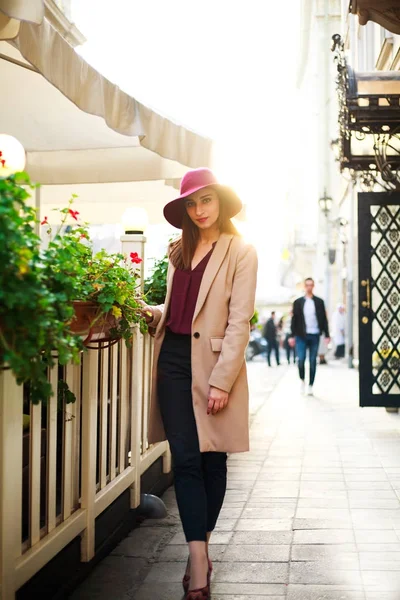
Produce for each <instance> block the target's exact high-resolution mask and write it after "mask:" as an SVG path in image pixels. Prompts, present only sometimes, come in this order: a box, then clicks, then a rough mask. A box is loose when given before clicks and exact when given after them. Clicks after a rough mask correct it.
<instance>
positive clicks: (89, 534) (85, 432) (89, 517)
mask: <svg viewBox="0 0 400 600" xmlns="http://www.w3.org/2000/svg"><path fill="white" fill-rule="evenodd" d="M98 357H99V351H98V350H88V352H87V353H85V354H84V355H83V385H82V471H81V477H82V483H81V508H84V509H86V528H85V531H84V532H83V535H82V543H81V560H82V561H83V562H88V561H89V560H90V559H92V558H93V556H94V551H95V546H94V544H95V496H96V449H97V394H98V364H99V361H98Z"/></svg>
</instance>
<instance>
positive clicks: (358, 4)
mask: <svg viewBox="0 0 400 600" xmlns="http://www.w3.org/2000/svg"><path fill="white" fill-rule="evenodd" d="M349 10H350V12H352V13H353V14H354V15H358V19H359V22H360V25H366V24H367V23H368V21H374V22H375V23H378V24H379V25H382V27H385V29H388V30H389V31H392V32H393V33H396V34H398V35H399V34H400V2H399V0H351V2H350V7H349Z"/></svg>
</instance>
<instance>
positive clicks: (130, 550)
mask: <svg viewBox="0 0 400 600" xmlns="http://www.w3.org/2000/svg"><path fill="white" fill-rule="evenodd" d="M249 373H250V379H251V397H252V401H251V410H252V413H253V417H252V426H251V439H252V445H251V446H252V447H251V452H250V453H248V454H237V455H233V456H231V457H230V459H229V479H228V492H227V496H226V501H225V504H224V508H223V510H222V513H221V517H220V519H219V522H218V526H217V530H216V532H215V534H214V535H213V538H212V552H211V556H212V559H213V561H214V575H213V588H212V589H213V596H212V597H213V600H250V599H251V600H253V599H254V600H283V598H287V599H288V600H339V599H340V600H399V599H400V503H399V497H400V452H399V450H400V416H399V415H397V414H389V413H386V411H385V410H384V409H369V408H364V409H361V408H359V407H358V390H357V380H358V373H357V372H356V371H350V370H348V369H347V368H346V367H345V366H344V365H339V364H333V363H332V364H331V365H329V366H322V367H319V369H318V372H317V381H316V385H315V397H302V396H300V394H299V381H298V377H297V372H296V369H295V368H294V367H293V366H291V367H289V368H288V367H279V368H276V367H273V368H271V369H268V367H267V366H266V364H265V362H261V361H254V363H251V364H250V365H249ZM164 501H165V502H166V504H167V506H168V510H169V516H168V518H167V519H165V520H164V521H159V522H156V521H150V520H148V521H146V522H145V523H144V524H142V526H141V527H140V528H139V529H136V530H134V531H133V532H132V533H131V535H130V536H129V537H127V538H126V539H125V540H123V541H122V542H121V544H120V545H119V546H118V547H117V548H116V549H115V551H114V552H113V553H112V555H110V556H109V557H107V558H106V559H105V560H104V561H102V562H101V563H100V564H99V566H98V567H97V568H96V569H95V570H94V571H93V573H92V575H91V576H90V577H89V578H88V580H86V581H85V582H84V583H83V584H82V585H81V586H80V588H78V590H77V591H76V592H75V593H74V594H73V595H72V596H71V598H72V599H73V600H83V599H92V600H103V599H105V598H108V599H112V600H130V599H134V600H178V599H180V598H181V597H182V587H181V583H180V581H181V578H182V574H183V571H184V567H185V561H186V558H187V551H186V547H185V545H184V538H183V534H182V532H181V527H180V524H179V518H178V514H177V509H176V505H175V501H174V495H173V491H172V490H168V491H167V492H166V494H165V496H164Z"/></svg>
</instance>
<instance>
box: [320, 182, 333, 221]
mask: <svg viewBox="0 0 400 600" xmlns="http://www.w3.org/2000/svg"><path fill="white" fill-rule="evenodd" d="M318 204H319V207H320V209H321V211H322V212H323V213H324V215H325V217H327V218H328V215H329V213H330V212H331V210H332V205H333V200H332V198H331V197H330V196H328V195H327V193H326V189H324V195H323V196H321V198H320V199H319V200H318Z"/></svg>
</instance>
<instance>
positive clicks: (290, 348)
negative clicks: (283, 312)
mask: <svg viewBox="0 0 400 600" xmlns="http://www.w3.org/2000/svg"><path fill="white" fill-rule="evenodd" d="M292 317H293V311H290V313H289V315H288V316H287V317H286V319H285V320H284V325H283V331H284V336H285V337H284V341H283V347H284V349H285V352H286V359H287V361H288V365H290V357H291V356H292V355H293V364H295V362H296V346H295V344H293V343H292V342H290V340H292V339H293V336H292Z"/></svg>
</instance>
